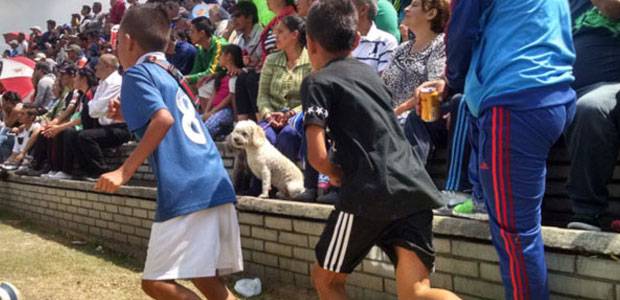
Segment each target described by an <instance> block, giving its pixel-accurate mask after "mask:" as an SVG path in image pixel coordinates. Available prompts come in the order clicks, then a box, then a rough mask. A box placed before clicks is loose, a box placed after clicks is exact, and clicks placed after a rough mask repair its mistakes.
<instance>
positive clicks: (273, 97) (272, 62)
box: [257, 48, 311, 116]
mask: <svg viewBox="0 0 620 300" xmlns="http://www.w3.org/2000/svg"><path fill="white" fill-rule="evenodd" d="M310 71H311V66H310V59H309V58H308V52H307V50H306V49H305V48H304V50H303V51H302V53H301V56H300V57H299V59H298V60H297V64H296V65H295V67H293V68H292V69H289V68H288V67H287V59H286V54H284V52H283V51H280V52H276V53H274V54H271V55H269V56H267V59H266V61H265V64H264V65H263V69H262V71H261V76H260V83H259V85H258V97H257V105H258V111H259V112H260V114H261V116H263V115H265V114H267V113H271V112H277V111H281V110H283V109H295V110H300V109H301V95H300V92H299V90H300V88H301V82H302V81H303V79H304V78H305V77H306V76H307V75H308V74H310Z"/></svg>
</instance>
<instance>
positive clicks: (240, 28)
mask: <svg viewBox="0 0 620 300" xmlns="http://www.w3.org/2000/svg"><path fill="white" fill-rule="evenodd" d="M258 21H259V20H258V11H257V9H256V5H254V3H252V2H251V1H241V2H239V3H238V4H237V6H236V8H235V10H234V11H233V13H232V22H233V28H234V30H235V37H234V39H233V40H232V43H233V44H235V45H237V46H239V47H241V49H242V50H243V62H244V64H245V69H244V70H243V71H242V72H241V73H240V74H239V76H238V78H237V87H236V91H235V104H236V108H237V119H238V120H240V121H241V120H254V121H256V120H257V117H256V114H257V113H258V108H257V107H256V97H257V96H258V81H259V78H260V75H259V73H260V67H261V64H262V56H263V49H262V47H261V44H260V37H261V34H262V32H263V27H262V26H261V25H260V23H259V22H258ZM231 37H232V36H231Z"/></svg>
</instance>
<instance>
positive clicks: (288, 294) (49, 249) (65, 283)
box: [0, 210, 317, 300]
mask: <svg viewBox="0 0 620 300" xmlns="http://www.w3.org/2000/svg"><path fill="white" fill-rule="evenodd" d="M142 264H143V262H141V261H138V260H136V259H134V258H131V257H128V256H124V255H119V254H117V253H114V252H112V251H110V250H108V249H103V248H101V247H100V246H99V245H98V244H96V243H82V242H80V243H77V244H76V243H74V240H73V239H72V238H71V237H70V236H67V235H65V234H62V233H60V232H59V231H57V230H55V229H53V228H47V227H43V226H39V225H35V224H32V223H30V222H28V221H25V220H23V219H21V218H19V217H16V216H13V215H11V214H8V213H6V212H3V211H1V210H0V281H8V282H10V283H12V284H13V285H15V286H16V287H17V288H18V289H19V290H20V292H21V293H22V296H23V299H25V300H33V299H34V300H48V299H49V300H56V299H62V300H65V299H67V300H72V299H75V300H82V299H98V300H104V299H110V300H112V299H113V300H123V299H128V300H129V299H131V300H139V299H149V297H147V296H146V295H145V294H144V293H143V292H142V290H141V289H140V279H141V272H142ZM182 284H184V285H186V286H188V287H190V288H192V290H194V291H196V289H195V288H193V287H192V286H191V284H190V283H188V282H183V283H182ZM263 284H264V283H263ZM230 285H231V288H232V283H231V284H230ZM275 299H317V298H316V296H315V294H314V293H313V292H312V291H309V290H307V289H300V288H296V287H292V286H286V285H277V287H276V288H272V287H268V288H267V289H266V291H265V292H264V293H263V294H262V295H260V296H258V297H253V298H251V300H275Z"/></svg>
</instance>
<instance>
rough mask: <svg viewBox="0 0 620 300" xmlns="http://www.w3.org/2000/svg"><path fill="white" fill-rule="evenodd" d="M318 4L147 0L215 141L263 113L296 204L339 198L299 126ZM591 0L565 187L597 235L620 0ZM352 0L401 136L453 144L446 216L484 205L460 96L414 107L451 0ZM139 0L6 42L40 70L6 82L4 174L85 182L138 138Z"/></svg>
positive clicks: (433, 78) (582, 223)
mask: <svg viewBox="0 0 620 300" xmlns="http://www.w3.org/2000/svg"><path fill="white" fill-rule="evenodd" d="M315 1H320V0H297V1H294V0H238V1H234V0H232V1H231V0H228V1H219V2H218V1H215V0H213V1H205V2H206V3H205V2H203V1H199V0H177V1H173V0H168V1H166V0H163V1H162V0H160V1H149V2H161V3H162V5H164V6H165V9H166V11H167V13H168V16H169V19H170V23H171V27H172V28H173V31H172V35H171V37H170V43H169V46H168V48H167V50H166V53H165V54H166V56H167V58H168V60H169V61H170V62H171V63H172V64H173V65H174V66H175V67H176V68H177V69H178V70H179V71H180V72H181V73H182V74H183V75H184V79H185V81H186V82H187V83H188V84H189V86H190V88H191V89H192V90H193V91H194V92H195V94H196V95H197V96H198V97H197V99H198V101H197V102H196V103H195V105H196V107H197V108H198V110H199V112H200V114H201V115H202V120H203V121H204V122H206V125H207V128H208V129H209V133H210V134H211V135H212V137H213V138H214V139H216V140H222V139H224V138H225V137H226V136H227V135H228V134H229V133H230V132H231V131H232V129H233V126H234V123H235V122H236V121H238V120H248V119H250V120H254V121H256V122H257V123H259V124H260V125H261V126H262V128H263V129H264V130H265V133H266V136H267V138H268V140H269V141H270V142H271V143H272V144H274V145H275V146H276V148H277V149H278V150H280V151H281V152H282V153H283V154H284V155H285V156H286V157H288V158H289V159H291V160H293V161H296V162H299V163H300V165H302V166H303V167H304V174H305V177H306V180H305V185H306V189H307V191H306V193H304V194H302V195H301V196H300V197H299V199H298V200H303V201H316V200H318V201H319V202H333V201H334V197H337V190H336V189H334V190H331V191H330V193H325V194H323V195H321V193H319V188H318V187H319V186H320V184H321V183H324V181H325V180H324V179H321V178H322V176H321V175H320V174H318V173H317V172H316V171H314V170H312V168H311V167H310V165H309V164H308V162H307V158H306V154H305V147H304V143H305V141H304V132H303V127H302V126H301V125H300V124H301V120H302V119H303V113H302V112H301V109H300V105H301V96H300V87H301V82H302V80H303V79H304V78H305V77H306V76H307V75H308V74H309V73H310V72H311V71H312V70H311V65H310V62H309V58H308V53H307V49H306V41H305V25H304V18H305V16H306V14H307V13H308V9H309V7H310V6H311V5H312V4H313V2H315ZM567 1H569V0H567ZM592 2H597V4H593V3H592ZM592 2H591V1H589V0H570V1H569V3H570V5H571V8H572V10H573V13H574V15H573V18H574V28H573V33H574V43H575V48H576V50H577V64H576V66H575V77H576V79H577V80H576V82H575V84H574V88H575V89H576V90H577V91H578V94H579V101H578V104H577V115H576V119H575V121H574V123H573V125H572V126H571V127H570V128H569V129H568V131H567V132H566V140H567V144H568V148H569V153H570V158H571V161H572V165H571V167H570V174H569V181H568V185H567V186H568V192H569V196H570V199H571V200H572V202H573V204H574V205H573V206H574V212H575V218H574V219H573V222H571V224H569V225H570V227H573V228H578V229H589V230H600V229H601V224H600V223H599V217H600V215H601V214H603V213H604V212H605V210H606V208H607V202H608V199H607V198H608V191H607V187H606V184H607V183H608V182H609V180H610V178H611V176H612V174H613V171H614V166H615V160H616V158H617V154H618V152H619V145H620V143H619V141H618V138H619V136H620V134H619V133H618V130H619V129H618V127H619V124H620V123H619V120H618V118H620V116H618V113H617V111H618V110H617V109H616V107H617V103H618V100H619V99H618V97H620V94H619V91H620V51H617V49H620V36H619V35H618V32H620V29H619V28H620V23H619V22H618V20H619V18H620V14H619V12H618V11H619V10H620V9H619V8H618V7H617V6H618V4H617V3H616V4H613V3H612V4H606V5H601V4H600V2H601V1H592ZM602 2H605V1H602ZM354 3H355V6H356V8H357V11H358V16H359V23H358V31H359V32H360V34H361V40H360V41H359V46H358V47H357V48H356V49H355V51H354V52H353V56H354V57H355V58H356V59H358V60H360V61H362V62H364V63H366V64H368V65H369V66H371V67H372V69H373V70H375V72H377V73H378V74H379V75H380V76H381V77H382V79H383V80H384V82H385V84H386V86H387V88H388V89H389V91H390V92H391V94H392V99H390V103H391V105H392V108H393V109H394V113H395V115H396V116H397V118H398V119H399V121H400V124H401V126H402V128H403V130H404V133H405V136H406V137H407V138H408V140H409V141H410V143H411V144H412V146H413V147H414V149H415V151H416V152H417V154H418V155H420V156H421V157H422V158H424V159H425V160H428V159H430V157H431V156H432V154H433V151H434V150H435V149H436V148H438V147H445V146H446V145H447V146H448V147H449V150H450V151H449V153H450V154H451V155H450V158H449V162H450V166H449V170H448V171H449V172H448V173H449V178H448V181H447V183H446V186H445V188H444V192H443V195H444V196H445V197H447V198H448V199H447V200H448V203H449V207H448V208H447V209H443V210H441V211H443V212H446V211H451V210H452V209H453V206H455V205H457V204H460V205H461V206H460V207H459V206H457V207H456V208H454V209H455V211H458V212H465V213H466V214H469V213H471V214H474V213H476V212H482V213H484V208H483V207H481V206H480V204H476V203H475V198H476V197H473V198H474V199H473V200H472V197H471V194H472V191H470V190H469V189H470V188H471V185H470V184H468V181H469V179H470V178H469V177H468V174H467V161H468V157H467V156H468V151H467V149H468V147H469V144H468V142H467V138H466V135H467V130H468V129H467V121H466V120H465V119H466V116H465V114H464V111H465V110H467V107H466V105H465V104H464V102H463V101H462V100H461V98H460V97H454V98H451V99H444V100H443V102H444V105H443V106H442V112H444V113H446V117H445V118H441V119H440V120H438V121H436V122H432V123H428V122H424V121H423V120H422V119H421V118H420V117H419V116H418V114H417V113H415V110H416V106H417V105H418V102H419V94H418V93H419V90H420V87H421V86H429V85H428V82H434V84H441V79H442V78H443V76H444V70H445V69H446V46H445V44H444V40H445V35H444V31H445V29H446V25H447V24H448V22H449V19H450V7H449V6H450V3H449V1H448V0H399V1H391V0H354ZM135 5H140V3H139V2H138V1H136V0H132V1H127V3H126V2H125V1H124V0H110V10H109V11H107V12H104V11H102V4H101V3H100V2H94V3H92V5H84V6H83V7H82V9H81V11H80V12H79V13H75V14H72V15H70V16H68V17H70V22H68V23H66V24H59V23H57V22H56V21H55V20H48V21H47V22H46V24H47V28H46V30H45V31H43V30H42V29H41V28H40V27H38V26H33V27H32V28H30V30H31V32H30V34H29V35H26V34H25V33H20V34H19V35H18V36H17V37H16V39H14V40H11V41H8V44H9V46H10V49H9V50H7V51H6V52H5V53H4V54H3V57H5V58H9V57H15V56H26V57H29V58H31V59H33V60H35V61H36V67H35V71H34V74H33V77H32V81H33V84H34V86H35V94H34V97H33V98H32V99H21V98H20V97H19V95H17V94H16V93H14V92H12V91H8V90H4V89H3V88H2V87H0V93H1V94H2V96H1V98H2V110H1V115H2V129H1V130H0V160H2V161H3V162H4V164H3V168H4V169H5V170H16V173H17V174H20V175H29V176H48V177H50V178H56V179H71V178H73V179H85V180H94V179H96V178H97V177H98V176H99V175H101V174H102V173H104V172H106V171H108V170H109V167H108V166H107V165H106V163H105V159H104V151H105V149H111V148H115V147H118V146H120V145H122V144H124V143H126V142H128V141H129V140H131V138H132V137H131V134H130V133H129V131H128V129H127V126H126V125H125V124H123V123H119V122H117V121H114V120H111V119H108V118H107V116H106V114H107V109H108V105H109V103H110V101H112V100H117V99H119V96H120V90H121V85H122V80H123V78H122V70H121V68H120V64H119V61H118V58H117V57H116V56H115V46H116V45H115V39H116V37H115V34H116V30H115V26H116V25H117V24H119V23H120V21H121V19H122V17H123V14H124V12H125V10H127V9H131V7H132V6H135ZM197 5H208V10H206V14H205V15H202V16H200V15H196V9H195V8H196V6H197ZM614 5H615V6H614ZM28 36H29V38H28ZM437 80H439V81H437ZM120 101H122V99H120ZM448 116H449V117H448ZM351 117H352V118H354V117H355V112H351ZM452 177H454V178H452ZM250 182H251V183H250V184H249V185H250V186H246V187H239V189H240V190H243V191H248V193H251V192H252V185H256V184H255V183H252V181H250ZM474 193H475V191H474ZM463 195H465V196H463ZM456 198H458V199H456ZM455 199H456V200H455ZM463 205H465V206H463Z"/></svg>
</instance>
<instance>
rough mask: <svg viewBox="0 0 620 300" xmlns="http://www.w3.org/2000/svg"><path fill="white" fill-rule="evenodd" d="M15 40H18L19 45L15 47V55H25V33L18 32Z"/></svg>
mask: <svg viewBox="0 0 620 300" xmlns="http://www.w3.org/2000/svg"><path fill="white" fill-rule="evenodd" d="M17 42H19V46H18V47H17V55H21V56H26V55H28V49H29V47H28V41H27V40H26V34H25V33H23V32H20V33H19V34H18V35H17Z"/></svg>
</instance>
